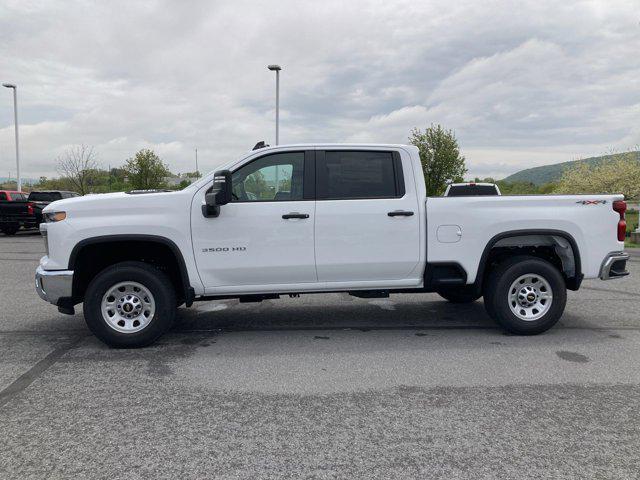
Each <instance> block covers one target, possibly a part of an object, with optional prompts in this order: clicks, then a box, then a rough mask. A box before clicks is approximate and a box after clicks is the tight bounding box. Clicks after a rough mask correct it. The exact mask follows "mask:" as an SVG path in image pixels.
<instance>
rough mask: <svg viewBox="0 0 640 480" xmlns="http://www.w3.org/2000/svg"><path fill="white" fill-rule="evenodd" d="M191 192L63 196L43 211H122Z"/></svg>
mask: <svg viewBox="0 0 640 480" xmlns="http://www.w3.org/2000/svg"><path fill="white" fill-rule="evenodd" d="M192 194H193V192H191V193H189V192H187V191H186V190H178V191H173V190H172V191H144V192H135V193H126V192H116V193H98V194H90V195H85V196H84V197H74V198H65V199H63V200H56V201H55V202H51V203H50V204H49V205H47V206H46V207H45V208H44V209H43V210H42V211H43V212H45V213H46V212H54V211H60V210H62V211H65V212H85V211H87V212H94V213H95V214H96V215H99V214H100V212H101V211H104V210H110V211H113V210H114V209H116V210H122V211H123V213H125V212H126V210H128V209H131V208H137V207H141V208H149V207H158V208H160V207H162V205H163V204H164V203H165V202H173V201H176V200H177V199H178V198H183V197H187V196H188V197H189V198H190V197H191V196H192Z"/></svg>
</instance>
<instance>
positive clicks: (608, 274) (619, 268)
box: [600, 252, 629, 280]
mask: <svg viewBox="0 0 640 480" xmlns="http://www.w3.org/2000/svg"><path fill="white" fill-rule="evenodd" d="M627 260H629V254H628V253H624V252H611V253H609V254H608V255H607V256H606V257H605V259H604V260H603V261H602V266H601V267H600V280H613V279H614V278H622V277H626V276H627V275H629V272H627Z"/></svg>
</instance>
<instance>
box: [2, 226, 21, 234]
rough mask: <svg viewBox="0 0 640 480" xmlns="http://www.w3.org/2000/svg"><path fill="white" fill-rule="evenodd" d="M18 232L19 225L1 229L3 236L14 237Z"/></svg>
mask: <svg viewBox="0 0 640 480" xmlns="http://www.w3.org/2000/svg"><path fill="white" fill-rule="evenodd" d="M18 230H20V225H5V226H3V227H2V233H4V234H5V235H15V234H16V233H17V232H18Z"/></svg>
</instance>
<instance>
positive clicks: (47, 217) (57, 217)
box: [42, 212, 67, 223]
mask: <svg viewBox="0 0 640 480" xmlns="http://www.w3.org/2000/svg"><path fill="white" fill-rule="evenodd" d="M42 216H43V217H44V221H45V222H47V223H53V222H60V221H62V220H64V219H65V218H67V212H47V213H44V214H43V215H42Z"/></svg>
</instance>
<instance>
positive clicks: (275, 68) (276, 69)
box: [267, 65, 282, 145]
mask: <svg viewBox="0 0 640 480" xmlns="http://www.w3.org/2000/svg"><path fill="white" fill-rule="evenodd" d="M267 68H268V69H269V70H271V71H272V72H276V145H278V143H279V140H280V138H279V137H280V131H279V127H280V125H279V124H280V70H282V67H280V65H268V66H267Z"/></svg>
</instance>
